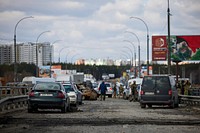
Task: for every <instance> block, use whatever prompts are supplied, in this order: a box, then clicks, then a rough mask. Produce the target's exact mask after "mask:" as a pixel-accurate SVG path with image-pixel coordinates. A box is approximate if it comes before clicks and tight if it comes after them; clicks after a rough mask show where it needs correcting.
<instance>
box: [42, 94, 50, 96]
mask: <svg viewBox="0 0 200 133" xmlns="http://www.w3.org/2000/svg"><path fill="white" fill-rule="evenodd" d="M40 96H53V94H40Z"/></svg>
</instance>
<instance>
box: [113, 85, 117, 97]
mask: <svg viewBox="0 0 200 133" xmlns="http://www.w3.org/2000/svg"><path fill="white" fill-rule="evenodd" d="M116 94H117V87H116V83H114V86H113V98H116Z"/></svg>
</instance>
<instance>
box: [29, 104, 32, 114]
mask: <svg viewBox="0 0 200 133" xmlns="http://www.w3.org/2000/svg"><path fill="white" fill-rule="evenodd" d="M28 113H33V109H32V108H31V107H30V106H29V105H28Z"/></svg>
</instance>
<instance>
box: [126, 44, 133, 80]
mask: <svg viewBox="0 0 200 133" xmlns="http://www.w3.org/2000/svg"><path fill="white" fill-rule="evenodd" d="M124 48H127V49H129V50H130V51H131V53H132V61H133V52H132V50H131V49H130V48H129V47H126V46H124ZM134 60H135V69H134V70H135V72H134V74H135V78H136V52H135V49H134ZM132 66H133V65H132Z"/></svg>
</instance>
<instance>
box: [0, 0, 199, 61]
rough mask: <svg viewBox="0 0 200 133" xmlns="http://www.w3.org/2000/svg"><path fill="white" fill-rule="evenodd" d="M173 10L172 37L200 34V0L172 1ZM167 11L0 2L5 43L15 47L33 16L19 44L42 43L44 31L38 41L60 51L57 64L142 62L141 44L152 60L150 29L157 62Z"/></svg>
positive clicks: (161, 1)
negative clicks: (158, 38) (156, 42)
mask: <svg viewBox="0 0 200 133" xmlns="http://www.w3.org/2000/svg"><path fill="white" fill-rule="evenodd" d="M169 7H170V13H171V16H170V32H171V33H170V34H171V35H200V26H199V24H200V8H199V7H200V1H199V0H169ZM167 8H168V0H17V1H16V0H0V18H1V19H0V43H5V42H6V43H10V44H12V43H14V42H13V39H14V29H15V26H16V25H17V22H19V20H20V19H22V18H24V17H29V16H32V17H33V18H27V19H24V20H22V21H20V22H19V23H18V25H17V27H16V36H17V42H36V40H37V38H38V37H39V35H40V34H41V33H43V32H44V33H43V34H42V35H41V36H40V37H39V38H38V42H50V43H51V45H53V46H54V59H53V60H54V62H58V60H59V57H60V61H61V62H66V60H67V61H68V62H71V61H72V62H74V60H77V59H80V58H84V59H99V58H100V59H108V58H109V59H128V58H131V57H132V53H133V54H134V53H135V52H136V58H137V59H138V45H140V48H141V50H140V53H141V60H146V59H147V28H148V31H149V32H148V33H149V39H150V40H149V58H150V60H151V58H152V55H151V45H152V40H151V38H152V35H167V34H168V32H167V31H168V30H167ZM131 17H137V18H140V19H141V20H143V21H144V22H143V21H141V20H139V19H135V18H131ZM145 23H146V25H147V27H146V26H145ZM46 31H50V32H46ZM127 31H129V32H127ZM130 32H132V33H134V34H135V35H133V34H131V33H130ZM136 36H137V37H138V39H139V42H138V40H137V38H136ZM124 40H128V41H129V42H128V41H124ZM130 42H131V43H130ZM59 55H60V56H59Z"/></svg>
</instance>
